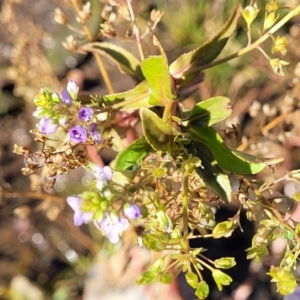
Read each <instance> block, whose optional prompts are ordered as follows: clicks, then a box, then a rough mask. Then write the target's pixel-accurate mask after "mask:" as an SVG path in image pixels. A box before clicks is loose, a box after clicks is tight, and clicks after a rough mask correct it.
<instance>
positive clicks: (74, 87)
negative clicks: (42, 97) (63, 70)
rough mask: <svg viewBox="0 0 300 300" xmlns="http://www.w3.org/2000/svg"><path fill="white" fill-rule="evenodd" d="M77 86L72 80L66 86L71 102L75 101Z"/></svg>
mask: <svg viewBox="0 0 300 300" xmlns="http://www.w3.org/2000/svg"><path fill="white" fill-rule="evenodd" d="M78 90H79V86H78V84H77V83H76V81H74V80H70V81H69V82H68V84H67V91H68V93H69V95H70V96H71V98H72V99H73V100H76V99H77V95H78Z"/></svg>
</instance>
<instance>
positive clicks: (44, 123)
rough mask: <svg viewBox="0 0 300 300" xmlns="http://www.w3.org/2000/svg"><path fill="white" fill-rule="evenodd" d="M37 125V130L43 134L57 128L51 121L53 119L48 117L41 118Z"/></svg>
mask: <svg viewBox="0 0 300 300" xmlns="http://www.w3.org/2000/svg"><path fill="white" fill-rule="evenodd" d="M37 126H38V129H39V131H40V132H41V133H42V134H45V135H48V134H51V133H54V132H55V131H56V130H57V128H58V124H55V123H53V120H51V119H48V118H42V119H41V120H40V122H39V124H38V125H37Z"/></svg>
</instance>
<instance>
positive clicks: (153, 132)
mask: <svg viewBox="0 0 300 300" xmlns="http://www.w3.org/2000/svg"><path fill="white" fill-rule="evenodd" d="M140 114H141V120H142V127H143V131H144V135H145V138H146V140H147V142H148V143H149V144H150V145H151V146H152V148H153V149H155V150H161V151H170V150H171V149H172V146H173V145H174V135H173V129H172V127H171V126H170V125H168V124H166V123H164V122H163V120H162V119H161V118H159V117H158V116H157V115H156V113H154V112H153V111H151V110H149V109H147V108H142V109H141V110H140Z"/></svg>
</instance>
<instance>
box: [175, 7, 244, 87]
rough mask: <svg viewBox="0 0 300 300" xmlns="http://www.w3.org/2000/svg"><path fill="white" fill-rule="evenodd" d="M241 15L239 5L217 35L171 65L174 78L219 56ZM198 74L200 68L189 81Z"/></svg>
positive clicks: (179, 77)
mask: <svg viewBox="0 0 300 300" xmlns="http://www.w3.org/2000/svg"><path fill="white" fill-rule="evenodd" d="M239 16H240V12H239V6H237V7H236V8H235V10H234V11H233V13H232V15H231V16H230V17H229V19H228V20H227V22H226V23H225V25H224V27H223V28H222V29H221V31H220V32H219V33H218V34H217V35H216V36H215V37H213V38H212V39H211V40H210V41H208V42H206V43H205V44H203V45H202V46H200V47H198V48H196V49H194V50H192V51H190V52H188V53H184V54H183V55H181V56H179V57H178V58H177V59H176V60H175V61H174V62H173V63H172V64H171V65H170V74H171V75H172V76H173V77H174V78H178V79H181V78H182V77H184V73H185V72H186V71H188V70H191V69H193V68H197V67H200V66H204V65H206V64H208V63H210V62H212V61H213V60H214V59H215V58H217V57H218V55H219V54H220V53H221V51H222V50H223V48H224V47H225V45H226V43H227V41H228V39H229V38H230V36H231V35H232V34H233V33H234V32H235V29H236V25H237V21H238V18H239ZM196 74H199V70H197V72H195V73H194V74H192V76H189V78H188V80H187V81H188V82H190V81H191V80H192V79H193V78H194V77H195V76H196Z"/></svg>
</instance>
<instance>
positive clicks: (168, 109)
mask: <svg viewBox="0 0 300 300" xmlns="http://www.w3.org/2000/svg"><path fill="white" fill-rule="evenodd" d="M173 104H174V102H169V103H168V104H167V105H166V106H165V110H164V114H163V121H164V122H165V123H169V119H170V116H171V111H172V108H173Z"/></svg>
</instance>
